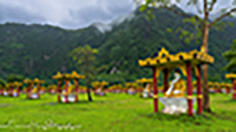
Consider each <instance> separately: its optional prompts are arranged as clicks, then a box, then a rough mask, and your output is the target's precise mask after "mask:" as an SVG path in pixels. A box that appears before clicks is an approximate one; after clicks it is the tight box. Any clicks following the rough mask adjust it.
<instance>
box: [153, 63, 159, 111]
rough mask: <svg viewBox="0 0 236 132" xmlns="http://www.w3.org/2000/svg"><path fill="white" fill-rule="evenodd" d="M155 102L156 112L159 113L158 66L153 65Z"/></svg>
mask: <svg viewBox="0 0 236 132" xmlns="http://www.w3.org/2000/svg"><path fill="white" fill-rule="evenodd" d="M153 103H154V113H157V112H158V89H157V76H156V67H153Z"/></svg>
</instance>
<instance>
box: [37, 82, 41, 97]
mask: <svg viewBox="0 0 236 132" xmlns="http://www.w3.org/2000/svg"><path fill="white" fill-rule="evenodd" d="M40 89H41V85H40V83H39V84H38V86H37V96H38V99H40Z"/></svg>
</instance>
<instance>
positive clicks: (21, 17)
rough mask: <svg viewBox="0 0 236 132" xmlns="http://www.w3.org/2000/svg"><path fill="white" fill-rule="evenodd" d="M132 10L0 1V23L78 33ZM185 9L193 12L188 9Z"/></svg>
mask: <svg viewBox="0 0 236 132" xmlns="http://www.w3.org/2000/svg"><path fill="white" fill-rule="evenodd" d="M220 1H221V2H220V3H219V4H218V5H217V6H218V7H221V6H225V5H228V4H229V2H227V1H229V0H220ZM181 6H182V5H181ZM135 8H136V4H135V3H134V2H133V0H0V23H5V22H17V23H26V24H32V23H37V24H51V25H55V26H60V27H63V28H67V29H78V28H82V27H86V26H88V25H90V24H92V23H94V22H105V23H107V22H110V21H112V20H114V19H115V18H117V17H119V16H122V15H127V14H128V13H130V12H132V11H133V10H134V9H135ZM185 9H186V10H187V11H192V12H194V10H192V8H191V7H188V8H185Z"/></svg>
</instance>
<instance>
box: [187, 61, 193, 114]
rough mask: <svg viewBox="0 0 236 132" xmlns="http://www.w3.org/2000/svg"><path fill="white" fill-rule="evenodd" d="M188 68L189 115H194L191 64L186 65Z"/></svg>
mask: <svg viewBox="0 0 236 132" xmlns="http://www.w3.org/2000/svg"><path fill="white" fill-rule="evenodd" d="M186 67H187V93H188V97H187V98H188V115H189V116H192V115H193V96H192V95H193V86H192V71H191V63H190V62H188V63H187V64H186Z"/></svg>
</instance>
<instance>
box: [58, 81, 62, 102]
mask: <svg viewBox="0 0 236 132" xmlns="http://www.w3.org/2000/svg"><path fill="white" fill-rule="evenodd" d="M61 82H62V81H61V80H58V82H57V102H61Z"/></svg>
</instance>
